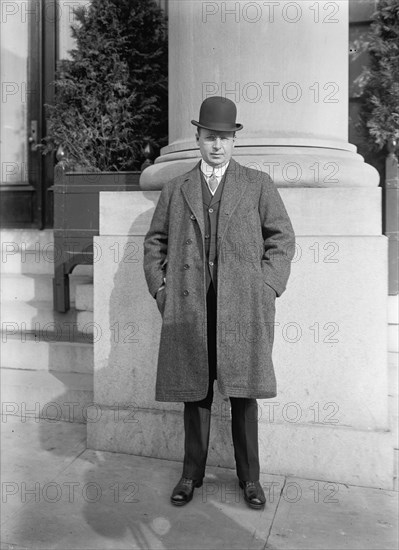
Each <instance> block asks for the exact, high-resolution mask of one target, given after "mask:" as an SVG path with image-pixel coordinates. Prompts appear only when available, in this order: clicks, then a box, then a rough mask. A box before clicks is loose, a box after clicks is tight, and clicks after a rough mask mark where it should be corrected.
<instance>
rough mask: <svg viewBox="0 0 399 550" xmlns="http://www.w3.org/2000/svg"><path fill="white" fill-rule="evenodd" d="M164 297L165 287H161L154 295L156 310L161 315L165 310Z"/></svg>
mask: <svg viewBox="0 0 399 550" xmlns="http://www.w3.org/2000/svg"><path fill="white" fill-rule="evenodd" d="M165 298H166V288H165V287H163V288H162V289H160V290H158V292H157V295H156V297H155V299H156V301H157V306H158V310H159V313H160V314H161V315H163V312H164V310H165Z"/></svg>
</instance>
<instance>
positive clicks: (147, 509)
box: [1, 416, 398, 550]
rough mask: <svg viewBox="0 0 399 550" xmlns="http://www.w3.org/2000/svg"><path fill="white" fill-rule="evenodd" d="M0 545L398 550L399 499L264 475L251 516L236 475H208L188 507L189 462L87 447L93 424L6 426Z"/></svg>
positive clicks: (12, 422) (216, 471)
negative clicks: (182, 487) (176, 496)
mask: <svg viewBox="0 0 399 550" xmlns="http://www.w3.org/2000/svg"><path fill="white" fill-rule="evenodd" d="M3 420H4V421H3V423H2V425H1V427H2V519H1V533H2V537H1V540H2V543H1V548H2V549H7V550H11V549H12V550H21V549H23V548H29V549H48V548H57V549H58V548H59V549H63V550H67V549H68V550H75V549H76V550H77V549H79V550H81V549H90V550H93V549H101V550H104V549H115V550H122V549H128V548H129V549H132V548H135V549H136V548H139V549H171V550H172V549H173V550H175V549H186V550H189V549H219V548H223V549H227V550H230V549H240V550H242V549H263V548H274V549H283V548H284V549H288V548H289V549H294V548H301V549H302V548H303V549H305V548H306V549H329V550H331V549H335V548H336V549H357V548H358V549H386V548H397V545H398V542H397V541H398V515H397V512H398V493H396V492H391V491H382V490H378V489H368V488H364V487H355V486H347V485H344V484H337V483H326V482H325V481H317V480H308V479H299V478H293V477H283V476H272V475H262V476H261V483H262V485H263V487H264V489H265V492H266V498H267V506H266V508H265V509H264V510H263V511H254V510H251V509H249V508H248V507H247V506H246V504H245V502H244V500H243V496H242V492H241V490H240V489H239V488H238V484H237V478H236V476H235V472H234V471H232V470H227V469H223V468H208V469H207V476H206V478H205V480H204V485H203V487H201V488H200V489H197V490H196V491H195V494H194V498H193V501H192V502H191V503H190V504H188V505H187V506H185V507H183V508H177V507H175V506H173V505H172V504H170V502H169V496H170V493H171V490H172V488H173V486H174V485H175V483H176V482H177V481H178V479H179V477H180V473H181V463H178V462H170V461H166V460H157V459H152V458H145V457H138V456H131V455H125V454H117V453H108V452H100V451H91V450H87V449H86V427H85V426H84V425H79V424H71V423H67V422H49V421H46V420H43V419H40V420H38V421H37V422H36V421H35V420H34V419H27V420H26V421H25V422H22V421H21V418H19V417H11V416H8V417H7V418H4V419H3Z"/></svg>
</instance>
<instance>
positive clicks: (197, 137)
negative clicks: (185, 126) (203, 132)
mask: <svg viewBox="0 0 399 550" xmlns="http://www.w3.org/2000/svg"><path fill="white" fill-rule="evenodd" d="M195 141H196V142H197V144H198V141H199V134H198V132H196V133H195Z"/></svg>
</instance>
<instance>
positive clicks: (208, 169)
mask: <svg viewBox="0 0 399 550" xmlns="http://www.w3.org/2000/svg"><path fill="white" fill-rule="evenodd" d="M229 163H230V161H229V162H226V164H223V166H217V167H216V168H215V175H216V177H217V178H218V180H221V179H222V177H223V176H224V173H225V172H226V170H227V167H228V165H229ZM201 172H202V173H203V174H204V176H205V177H206V178H210V177H211V175H212V172H213V166H210V165H209V164H208V163H207V162H205V161H204V159H202V160H201Z"/></svg>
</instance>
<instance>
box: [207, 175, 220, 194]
mask: <svg viewBox="0 0 399 550" xmlns="http://www.w3.org/2000/svg"><path fill="white" fill-rule="evenodd" d="M208 185H209V189H210V190H211V191H212V193H214V192H215V191H216V189H217V186H218V185H219V183H218V179H217V177H216V174H215V170H213V172H212V175H211V177H210V178H209V181H208Z"/></svg>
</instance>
